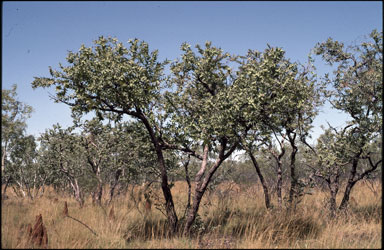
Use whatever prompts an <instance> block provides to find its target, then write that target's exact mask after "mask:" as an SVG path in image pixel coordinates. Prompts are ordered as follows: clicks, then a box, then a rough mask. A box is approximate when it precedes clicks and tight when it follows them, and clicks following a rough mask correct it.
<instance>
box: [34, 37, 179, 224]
mask: <svg viewBox="0 0 384 250" xmlns="http://www.w3.org/2000/svg"><path fill="white" fill-rule="evenodd" d="M94 43H95V46H94V47H93V48H87V47H85V46H84V45H82V46H81V48H80V50H79V52H77V53H73V52H69V53H68V57H67V62H68V63H69V66H63V65H61V64H60V68H61V71H57V70H53V69H52V68H50V74H51V78H47V77H36V78H35V80H34V81H33V83H32V86H33V87H34V88H37V87H50V86H55V87H56V96H55V100H56V101H57V102H63V103H66V104H68V105H69V106H71V107H72V111H73V112H74V113H78V114H83V113H88V112H90V111H95V113H96V115H97V116H98V117H100V118H104V117H108V118H110V119H111V120H115V121H119V120H120V119H121V118H122V116H123V115H128V116H130V117H132V118H134V119H136V120H138V121H140V122H142V123H143V125H144V126H145V128H146V130H147V135H148V136H149V138H150V140H151V142H152V144H153V147H154V149H155V152H156V155H157V164H158V169H159V170H160V172H161V182H162V185H161V187H162V191H163V195H164V199H165V206H166V214H167V218H168V221H169V225H170V229H171V231H175V230H176V225H177V215H176V212H175V207H174V203H173V198H172V194H171V190H170V187H169V184H168V175H167V167H166V163H165V160H164V154H163V148H162V146H161V145H160V138H161V134H160V131H158V129H157V127H158V125H159V123H158V122H159V120H158V117H157V114H158V112H157V111H158V102H159V99H160V93H161V90H162V84H161V83H162V80H163V68H164V65H165V64H166V63H167V62H158V60H157V55H158V52H157V51H154V52H150V51H149V48H148V44H147V43H145V42H140V41H139V40H137V39H135V40H130V41H129V43H130V47H129V48H128V49H127V48H125V47H124V46H123V44H122V43H119V42H118V41H117V39H114V38H104V37H100V38H99V39H98V40H96V41H95V42H94Z"/></svg>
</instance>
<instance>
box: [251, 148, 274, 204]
mask: <svg viewBox="0 0 384 250" xmlns="http://www.w3.org/2000/svg"><path fill="white" fill-rule="evenodd" d="M248 154H249V156H250V157H251V160H252V163H253V166H254V167H255V169H256V172H257V175H258V176H259V178H260V183H261V185H262V186H263V190H264V200H265V206H266V208H267V209H270V208H271V203H270V198H269V192H268V186H267V184H266V183H265V180H264V176H263V174H262V173H261V170H260V167H259V164H258V163H257V161H256V158H255V157H254V156H253V154H252V152H251V151H248Z"/></svg>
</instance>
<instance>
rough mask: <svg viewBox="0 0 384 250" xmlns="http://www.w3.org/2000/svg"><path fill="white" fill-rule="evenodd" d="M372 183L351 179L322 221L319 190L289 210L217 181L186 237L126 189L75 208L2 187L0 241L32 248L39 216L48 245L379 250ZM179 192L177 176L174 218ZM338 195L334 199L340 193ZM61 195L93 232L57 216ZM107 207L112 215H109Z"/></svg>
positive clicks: (257, 191) (182, 189) (180, 203)
mask: <svg viewBox="0 0 384 250" xmlns="http://www.w3.org/2000/svg"><path fill="white" fill-rule="evenodd" d="M375 186H376V189H377V190H378V193H377V194H376V195H375V194H374V192H372V191H371V190H370V189H369V188H368V186H367V185H365V184H364V183H358V184H357V186H355V187H354V190H353V191H352V197H353V200H352V202H351V206H350V209H349V210H348V212H347V213H346V214H341V215H339V216H338V217H337V218H336V219H334V220H329V219H328V216H327V210H326V209H325V208H324V207H325V204H326V202H325V201H326V197H327V193H325V192H322V191H320V190H315V192H314V193H313V194H312V195H307V196H305V197H304V199H303V200H302V202H301V203H299V204H298V205H297V209H296V210H295V211H291V212H288V211H287V210H286V209H277V208H275V209H273V210H271V211H266V209H265V208H264V201H263V194H262V191H261V188H260V187H259V186H258V185H255V186H251V187H242V188H239V186H236V185H229V184H228V185H226V184H225V185H222V186H221V187H220V190H221V191H222V192H218V191H216V192H211V193H210V194H207V195H206V196H205V197H204V199H203V201H202V203H201V207H200V210H199V217H198V219H197V223H196V224H195V225H194V232H195V235H194V236H193V237H190V238H187V237H181V236H180V237H173V238H169V237H168V236H167V234H166V230H165V228H166V224H165V223H166V221H165V216H164V215H163V214H162V213H161V212H160V211H159V210H158V209H156V208H155V205H153V206H152V210H151V211H149V212H145V207H144V203H143V202H142V201H141V202H139V204H138V206H137V205H135V203H134V202H133V201H132V199H131V197H130V195H129V194H127V195H125V196H119V197H116V199H115V200H114V202H113V204H112V205H111V206H105V207H104V208H101V207H99V206H94V205H92V203H91V201H90V200H87V201H86V203H85V206H84V207H83V208H79V206H78V204H77V203H76V201H75V200H74V199H73V198H70V197H68V196H63V195H58V194H55V193H54V192H53V191H52V190H48V191H46V193H45V195H44V196H43V197H42V198H39V199H36V200H35V201H29V200H27V199H24V200H23V199H19V198H17V197H15V196H14V195H13V191H12V189H8V190H9V192H8V196H9V199H6V200H4V201H3V202H2V210H1V217H2V224H1V247H2V248H30V247H32V246H31V245H30V244H29V243H28V241H27V240H26V233H25V231H26V226H27V224H28V223H30V224H32V225H33V223H34V221H35V217H36V215H38V214H42V217H43V223H44V225H45V227H46V228H47V232H48V248H381V247H382V245H381V230H382V225H381V223H382V212H381V207H382V205H381V194H382V190H381V183H376V184H375ZM186 190H187V186H186V184H185V183H183V182H179V183H176V184H175V186H174V187H173V188H172V193H173V195H174V200H175V205H176V208H177V213H178V215H179V217H181V216H182V215H183V213H184V207H185V204H186V201H187V197H186V195H185V194H186ZM135 192H136V195H137V191H135ZM153 192H154V193H156V192H159V190H153ZM159 195H160V193H159ZM160 197H161V195H160ZM136 198H137V197H136ZM338 199H339V200H338V202H340V199H341V197H338ZM136 200H137V199H136ZM273 200H274V201H275V200H276V198H275V197H273ZM65 201H67V203H68V211H69V215H70V216H71V217H73V218H76V219H78V220H80V221H82V222H83V223H84V224H86V225H87V226H88V227H90V228H91V229H92V230H93V231H94V232H95V233H96V234H97V236H95V235H94V234H93V233H92V232H91V231H90V230H89V229H88V228H86V227H85V226H83V225H81V224H80V223H79V222H77V221H75V220H73V219H70V218H68V217H65V216H63V215H62V213H63V212H62V211H63V208H64V202H65ZM152 202H153V203H155V201H154V200H153V201H152ZM136 204H137V203H136ZM112 206H113V210H114V215H115V216H114V218H109V216H108V215H109V212H110V209H111V207H112Z"/></svg>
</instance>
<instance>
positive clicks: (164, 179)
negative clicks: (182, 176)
mask: <svg viewBox="0 0 384 250" xmlns="http://www.w3.org/2000/svg"><path fill="white" fill-rule="evenodd" d="M156 153H157V160H158V162H159V166H160V171H161V189H162V190H163V195H164V199H165V210H166V214H167V219H168V222H169V225H170V229H171V232H172V233H175V232H176V227H177V220H178V219H177V215H176V211H175V205H174V203H173V199H172V193H171V189H170V188H169V185H168V175H167V171H166V167H165V161H164V156H163V152H162V151H161V149H160V148H159V147H158V148H156Z"/></svg>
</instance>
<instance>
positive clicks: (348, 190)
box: [339, 158, 359, 210]
mask: <svg viewBox="0 0 384 250" xmlns="http://www.w3.org/2000/svg"><path fill="white" fill-rule="evenodd" d="M358 163H359V160H358V158H355V159H354V160H353V162H352V169H351V174H350V176H349V179H348V183H347V186H346V187H345V192H344V196H343V199H342V201H341V204H340V207H339V209H340V210H344V209H346V208H347V207H348V203H349V196H350V194H351V191H352V188H353V186H354V185H355V184H356V180H355V176H356V173H357V164H358Z"/></svg>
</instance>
